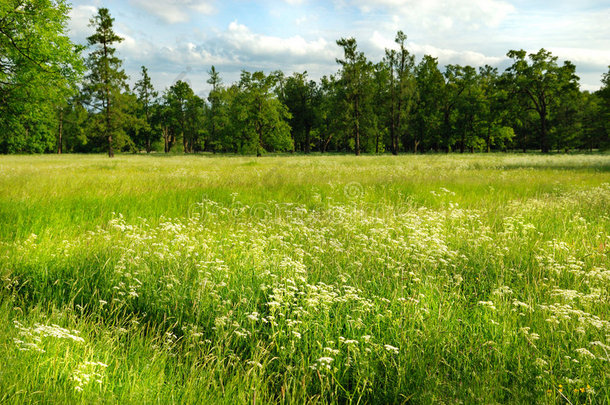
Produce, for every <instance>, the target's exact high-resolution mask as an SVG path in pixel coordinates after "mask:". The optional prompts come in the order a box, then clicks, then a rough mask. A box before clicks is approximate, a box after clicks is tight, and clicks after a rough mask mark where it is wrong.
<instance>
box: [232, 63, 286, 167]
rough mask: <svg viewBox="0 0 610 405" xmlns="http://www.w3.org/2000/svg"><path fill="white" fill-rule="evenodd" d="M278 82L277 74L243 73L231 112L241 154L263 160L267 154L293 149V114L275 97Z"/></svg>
mask: <svg viewBox="0 0 610 405" xmlns="http://www.w3.org/2000/svg"><path fill="white" fill-rule="evenodd" d="M277 81H278V76H277V75H276V74H270V75H265V74H264V73H263V72H254V73H250V72H246V71H243V72H242V74H241V79H240V81H239V85H238V87H236V88H235V89H234V91H235V92H236V95H235V97H234V98H233V99H232V108H231V109H230V110H231V115H230V117H231V118H230V120H231V125H232V127H233V128H234V131H236V130H239V138H238V139H239V141H238V142H239V149H238V150H239V151H240V152H242V153H243V152H245V153H256V155H257V156H261V155H262V154H263V153H264V152H265V151H278V152H281V151H291V150H293V149H294V144H293V141H292V138H291V137H290V126H289V125H288V122H287V121H288V120H289V119H290V118H291V115H290V112H289V111H288V109H287V108H286V106H285V105H284V104H282V102H281V101H280V100H279V99H278V98H277V96H276V95H275V93H274V86H275V85H276V84H277Z"/></svg>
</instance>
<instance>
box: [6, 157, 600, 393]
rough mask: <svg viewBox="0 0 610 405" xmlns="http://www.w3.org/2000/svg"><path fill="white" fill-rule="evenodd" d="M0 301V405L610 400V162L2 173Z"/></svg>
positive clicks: (194, 162)
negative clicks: (34, 403)
mask: <svg viewBox="0 0 610 405" xmlns="http://www.w3.org/2000/svg"><path fill="white" fill-rule="evenodd" d="M0 290H1V292H0V403H4V402H8V403H33V402H41V403H49V402H57V403H163V404H165V403H227V404H233V403H270V402H279V403H303V402H311V403H403V402H407V403H486V404H488V403H548V404H555V403H572V404H576V403H610V388H609V387H610V156H601V155H590V156H584V155H582V156H536V155H490V156H484V155H466V156H456V155H432V156H401V157H392V156H380V157H360V158H356V157H352V156H312V157H265V158H258V159H257V158H253V157H252V158H251V157H217V158H210V157H192V156H191V157H182V156H173V157H165V156H120V157H117V158H115V159H112V160H111V159H108V158H106V157H102V156H3V157H0Z"/></svg>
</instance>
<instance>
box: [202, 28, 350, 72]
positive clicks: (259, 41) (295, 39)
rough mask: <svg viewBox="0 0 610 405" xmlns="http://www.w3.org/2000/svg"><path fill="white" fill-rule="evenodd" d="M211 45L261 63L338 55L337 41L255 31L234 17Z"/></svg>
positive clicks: (313, 60)
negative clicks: (285, 36) (234, 19)
mask: <svg viewBox="0 0 610 405" xmlns="http://www.w3.org/2000/svg"><path fill="white" fill-rule="evenodd" d="M203 46H204V47H206V46H210V47H213V48H214V49H217V50H218V51H219V52H221V53H224V54H225V55H231V56H232V57H233V59H234V60H236V61H241V62H244V63H259V64H261V65H279V66H286V65H290V64H298V63H312V64H315V63H327V62H328V61H331V62H333V63H334V60H335V57H336V56H337V55H338V52H337V49H335V48H336V46H335V44H334V43H331V42H328V41H327V40H325V39H324V38H318V39H315V40H311V41H308V40H306V39H304V38H303V37H301V36H299V35H296V36H291V37H287V38H282V37H277V36H270V35H262V34H257V33H254V32H252V31H251V30H250V29H249V28H248V27H247V26H245V25H243V24H239V23H238V22H236V21H233V22H231V23H230V24H229V27H228V28H227V30H226V31H224V32H221V33H220V34H219V35H218V36H217V37H216V38H212V39H211V40H210V41H209V42H208V44H204V45H203Z"/></svg>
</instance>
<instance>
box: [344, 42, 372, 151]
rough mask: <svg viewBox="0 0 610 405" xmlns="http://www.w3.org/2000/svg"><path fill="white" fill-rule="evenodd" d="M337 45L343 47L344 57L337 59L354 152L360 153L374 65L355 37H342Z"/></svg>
mask: <svg viewBox="0 0 610 405" xmlns="http://www.w3.org/2000/svg"><path fill="white" fill-rule="evenodd" d="M337 45H339V46H340V47H342V48H343V55H344V56H343V59H337V63H338V64H340V65H341V82H342V84H343V86H344V89H345V97H346V100H345V101H346V106H347V111H348V117H349V120H350V122H352V134H353V139H354V152H355V153H356V156H358V155H360V144H361V135H362V127H363V123H364V121H365V120H366V119H367V115H366V114H365V113H364V111H365V110H366V109H367V108H370V102H369V101H370V95H371V91H370V90H371V88H370V87H371V86H370V84H371V80H370V75H371V73H372V65H371V63H370V62H369V61H367V59H366V57H365V56H364V53H362V52H360V51H358V45H357V44H356V40H355V39H354V38H341V39H340V40H338V41H337Z"/></svg>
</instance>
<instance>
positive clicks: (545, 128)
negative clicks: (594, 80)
mask: <svg viewBox="0 0 610 405" xmlns="http://www.w3.org/2000/svg"><path fill="white" fill-rule="evenodd" d="M507 56H508V57H509V58H511V59H513V64H512V66H510V67H509V68H508V69H507V74H508V76H509V78H510V80H511V82H512V86H513V94H515V95H516V96H517V97H518V98H519V100H521V103H522V105H523V106H524V107H525V108H526V109H528V110H533V111H535V112H536V114H537V115H538V121H539V122H538V124H539V136H540V137H539V141H540V149H541V150H542V153H548V152H549V151H550V143H549V137H548V134H549V116H550V115H551V114H552V113H553V112H554V111H553V109H554V108H555V107H556V106H557V104H558V101H559V99H560V96H561V95H562V94H564V93H566V92H570V93H572V94H574V92H576V91H577V90H578V76H576V73H575V66H574V65H573V64H572V63H570V62H565V63H564V65H563V66H559V65H558V64H557V57H556V56H553V55H552V54H551V53H550V52H548V51H546V50H545V49H541V50H540V51H538V52H537V53H531V54H529V55H527V53H526V52H525V51H524V50H520V51H515V50H511V51H509V52H508V53H507ZM528 58H529V63H528V60H527V59H528Z"/></svg>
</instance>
